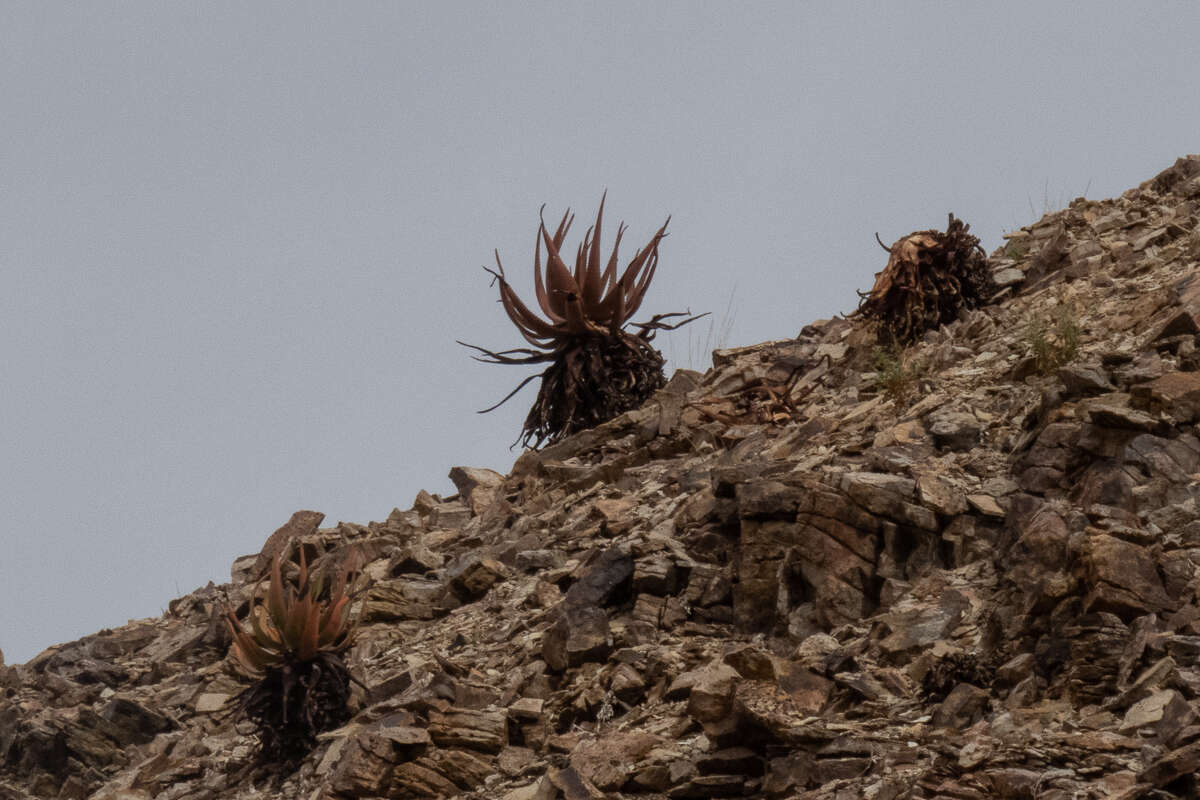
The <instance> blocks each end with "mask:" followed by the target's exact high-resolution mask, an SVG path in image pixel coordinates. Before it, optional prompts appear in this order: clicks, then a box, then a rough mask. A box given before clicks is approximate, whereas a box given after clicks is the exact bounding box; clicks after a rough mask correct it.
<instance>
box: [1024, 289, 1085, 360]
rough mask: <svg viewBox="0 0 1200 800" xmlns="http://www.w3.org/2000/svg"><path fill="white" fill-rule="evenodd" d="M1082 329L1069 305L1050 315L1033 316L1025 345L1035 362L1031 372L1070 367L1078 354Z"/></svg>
mask: <svg viewBox="0 0 1200 800" xmlns="http://www.w3.org/2000/svg"><path fill="white" fill-rule="evenodd" d="M1082 336H1083V328H1081V327H1080V325H1079V319H1078V315H1077V314H1076V313H1075V311H1074V309H1073V308H1071V307H1070V306H1066V305H1060V306H1059V307H1058V308H1056V309H1055V310H1054V312H1053V313H1052V314H1051V315H1050V318H1049V320H1047V319H1046V318H1045V317H1035V318H1034V319H1032V320H1030V322H1029V324H1028V325H1027V326H1026V329H1025V345H1026V347H1027V348H1028V350H1029V355H1030V356H1031V357H1032V358H1033V359H1034V369H1035V370H1036V371H1037V372H1038V374H1040V375H1049V374H1050V373H1051V372H1053V371H1054V370H1056V369H1058V368H1059V367H1061V366H1063V365H1064V364H1069V363H1071V362H1072V361H1074V360H1075V358H1076V357H1077V356H1078V355H1079V343H1080V339H1081V337H1082Z"/></svg>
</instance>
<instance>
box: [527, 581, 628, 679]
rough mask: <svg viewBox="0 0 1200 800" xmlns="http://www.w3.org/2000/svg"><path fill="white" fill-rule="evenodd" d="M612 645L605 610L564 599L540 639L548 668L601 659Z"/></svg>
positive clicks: (557, 668) (561, 669)
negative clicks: (554, 618)
mask: <svg viewBox="0 0 1200 800" xmlns="http://www.w3.org/2000/svg"><path fill="white" fill-rule="evenodd" d="M568 595H569V593H568ZM612 647H613V638H612V633H611V632H610V630H609V624H608V614H607V613H605V611H604V609H603V608H600V607H598V606H592V605H579V606H577V605H572V604H570V603H569V602H564V604H563V606H562V607H561V608H560V610H559V613H558V615H557V618H556V621H555V623H554V625H552V626H551V627H550V629H549V630H547V631H546V635H545V637H544V638H543V639H542V658H543V659H544V660H545V662H546V664H547V666H549V667H550V669H552V670H554V671H555V672H562V671H563V670H565V669H567V668H569V667H577V666H579V665H580V664H584V663H587V662H589V661H603V660H604V659H605V658H607V657H608V654H609V653H611V652H612Z"/></svg>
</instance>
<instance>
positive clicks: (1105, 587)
mask: <svg viewBox="0 0 1200 800" xmlns="http://www.w3.org/2000/svg"><path fill="white" fill-rule="evenodd" d="M1084 565H1085V569H1086V573H1087V580H1088V583H1089V586H1090V591H1089V593H1088V598H1087V605H1088V608H1089V609H1093V610H1100V611H1110V612H1112V613H1114V614H1116V615H1117V616H1121V617H1126V618H1129V619H1132V618H1133V617H1135V616H1140V615H1141V614H1145V613H1148V612H1151V611H1156V612H1162V611H1166V610H1168V609H1170V608H1171V607H1172V605H1173V604H1172V602H1171V598H1170V597H1168V596H1167V592H1166V590H1165V589H1164V588H1163V585H1162V579H1161V578H1160V577H1159V575H1158V567H1157V565H1156V564H1155V562H1154V559H1153V558H1152V557H1151V556H1150V554H1149V553H1147V552H1146V550H1145V549H1144V548H1142V547H1139V546H1138V545H1135V544H1131V543H1129V542H1127V541H1124V540H1123V539H1118V538H1116V537H1115V536H1108V535H1106V534H1095V535H1093V536H1091V537H1090V538H1089V539H1088V548H1087V552H1086V554H1085V556H1084Z"/></svg>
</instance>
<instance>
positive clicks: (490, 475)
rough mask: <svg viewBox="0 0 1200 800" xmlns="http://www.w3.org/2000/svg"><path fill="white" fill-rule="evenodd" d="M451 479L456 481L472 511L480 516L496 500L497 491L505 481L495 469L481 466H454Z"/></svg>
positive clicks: (460, 492) (456, 485)
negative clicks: (481, 467)
mask: <svg viewBox="0 0 1200 800" xmlns="http://www.w3.org/2000/svg"><path fill="white" fill-rule="evenodd" d="M450 480H451V481H453V482H454V486H455V488H457V489H458V493H459V495H460V496H461V497H462V499H463V502H465V503H466V504H467V507H468V508H470V509H471V513H473V514H475V515H476V516H478V515H480V514H482V513H483V512H484V511H486V510H487V508H488V506H490V505H491V504H492V503H493V502H494V501H495V499H496V492H497V490H498V489H499V488H500V484H501V483H503V482H504V476H503V475H501V474H500V473H499V472H496V471H494V470H490V469H480V468H479V467H452V468H451V469H450Z"/></svg>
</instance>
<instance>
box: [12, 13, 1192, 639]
mask: <svg viewBox="0 0 1200 800" xmlns="http://www.w3.org/2000/svg"><path fill="white" fill-rule="evenodd" d="M1197 30H1200V6H1198V5H1197V4H1196V3H1192V2H1188V3H1153V4H1131V3H1124V2H1121V3H1117V2H1110V3H1098V2H1092V3H1071V4H1065V3H1063V4H1047V3H1041V2H1037V3H1034V2H1027V3H1020V2H1015V3H1014V2H1008V3H874V4H854V3H846V2H834V3H800V2H792V3H699V2H680V3H666V2H661V3H627V2H620V3H617V2H605V3H564V2H555V3H536V4H534V3H486V4H485V3H476V4H465V3H447V2H439V3H425V4H417V3H403V4H401V3H363V2H344V3H326V4H315V3H311V4H310V3H295V2H293V3H268V2H256V3H243V2H230V3H220V2H204V3H196V2H119V3H118V2H110V3H89V4H73V3H72V4H67V3H50V2H45V1H44V0H39V1H38V2H11V0H5V2H0V275H2V277H3V284H2V287H3V291H2V293H0V358H2V361H0V363H2V364H3V392H2V394H0V509H2V511H3V514H4V533H3V545H4V546H3V551H2V553H0V603H2V604H3V607H4V608H5V609H6V611H5V613H4V614H3V615H2V616H0V648H2V649H3V651H4V654H5V656H6V658H7V660H8V661H9V662H10V663H12V662H18V661H25V660H27V659H29V658H31V657H32V656H33V655H35V654H36V653H37V652H38V651H39V650H40V649H42V648H43V647H45V646H48V645H50V644H52V643H55V642H61V641H67V640H70V639H73V638H76V637H78V636H80V635H83V634H86V633H90V632H94V631H96V630H98V629H100V628H103V627H106V626H116V625H121V624H124V623H125V621H126V620H127V619H129V618H134V617H143V616H154V615H157V614H159V613H160V612H161V611H162V610H163V609H164V608H165V607H166V604H167V602H168V601H169V600H170V599H171V598H172V597H175V596H177V595H180V594H184V593H186V592H189V591H191V590H192V589H194V588H196V587H197V586H201V585H203V584H204V583H205V582H207V581H208V580H210V579H211V580H214V581H217V582H222V581H225V580H228V574H229V573H228V570H229V564H230V562H231V561H232V560H233V559H234V558H235V557H236V556H238V555H241V554H244V553H251V552H257V551H258V549H259V548H260V547H261V545H262V542H263V539H264V538H265V537H266V536H267V535H268V534H270V533H271V532H272V531H273V530H274V529H275V528H276V527H277V526H279V525H280V524H282V523H283V522H284V521H285V520H286V519H287V518H288V515H289V514H291V512H292V511H294V510H296V509H299V508H313V509H317V510H320V511H323V512H325V513H326V515H327V524H332V523H334V522H336V521H337V520H339V519H342V520H347V521H355V522H366V521H368V520H370V519H382V518H384V517H386V516H387V515H388V513H389V512H390V511H391V509H392V508H393V507H394V506H400V507H402V508H407V507H409V506H410V505H411V502H412V499H413V496H414V495H415V494H416V492H417V491H418V490H419V489H421V488H425V489H428V490H430V491H435V492H442V493H450V492H452V491H453V488H452V486H451V484H450V482H449V481H448V480H447V478H446V473H447V471H448V470H449V468H450V467H451V466H454V465H456V464H464V465H471V466H484V467H491V468H494V469H497V470H499V471H501V472H505V471H507V470H508V468H509V467H510V466H511V464H512V461H513V459H514V458H515V457H516V456H517V455H518V453H517V452H516V451H511V450H509V449H508V446H509V444H510V443H511V442H512V441H513V440H514V438H515V437H516V435H517V432H518V430H519V428H520V424H521V421H522V419H523V418H524V414H525V412H526V410H527V409H528V406H529V404H530V403H531V402H532V399H533V395H534V392H535V391H536V390H535V388H534V387H533V386H530V387H527V388H526V389H525V390H524V391H523V392H522V393H521V394H520V395H518V396H517V397H516V398H514V400H513V401H510V403H509V404H508V405H507V406H505V407H503V408H502V409H500V410H499V411H497V412H495V413H492V414H489V415H486V416H479V415H477V414H476V413H475V411H476V410H477V409H479V408H483V407H486V406H488V405H491V404H492V403H493V402H494V401H496V400H497V399H499V398H500V397H502V396H503V395H504V394H505V393H506V392H507V391H509V389H511V388H512V387H513V386H515V385H516V383H517V382H518V381H520V380H521V378H523V377H524V375H525V374H526V373H525V372H524V371H522V369H520V368H511V367H509V368H506V367H498V366H487V365H483V364H479V363H476V362H474V361H471V360H470V358H469V357H468V356H469V354H468V353H467V352H466V351H465V350H463V348H461V347H459V346H458V345H456V344H455V343H454V340H455V339H456V338H460V339H464V340H466V341H469V342H473V343H477V344H481V345H485V346H489V347H493V348H503V347H511V346H517V345H519V344H521V343H522V342H521V341H520V339H519V337H518V336H517V334H516V331H515V330H514V329H512V328H511V327H510V325H509V323H508V321H507V319H506V318H505V316H504V314H503V312H502V309H501V308H500V306H499V305H498V304H496V303H495V297H496V295H495V289H494V288H490V287H489V285H488V278H487V276H486V275H485V274H484V272H483V271H482V270H481V269H480V267H481V266H482V265H484V264H488V263H490V261H491V253H492V249H493V248H499V250H500V254H501V257H502V258H503V260H504V263H505V266H506V269H507V270H508V271H509V273H510V275H511V277H512V278H513V280H514V282H515V283H516V285H517V287H518V289H519V290H521V291H526V292H527V291H528V290H529V287H530V286H531V285H532V284H531V277H530V271H531V265H532V252H531V251H532V249H533V236H534V232H535V227H536V224H537V210H538V207H539V206H540V205H541V204H542V203H546V204H547V216H548V217H557V215H559V214H561V212H562V210H563V209H564V208H565V207H566V206H567V205H571V206H573V207H574V208H576V209H577V211H578V212H579V216H580V219H579V221H578V222H577V231H575V232H574V233H573V235H572V237H571V238H570V239H569V240H568V241H569V246H573V245H574V243H575V242H576V241H577V238H576V235H582V232H583V229H584V228H586V222H585V221H584V220H585V219H586V218H587V217H590V216H591V215H593V214H594V213H595V207H596V203H597V202H598V200H599V198H600V194H601V192H602V191H603V190H604V189H605V188H607V189H608V204H607V209H608V211H609V214H610V219H611V222H610V224H609V226H607V227H606V230H607V231H608V236H611V234H612V232H613V231H614V230H615V225H613V224H612V223H615V222H616V220H617V219H618V218H620V219H624V220H626V221H627V222H628V223H629V225H630V232H629V234H628V235H627V237H626V239H625V244H626V253H627V254H629V255H631V254H632V250H633V247H634V246H640V245H641V244H642V243H644V241H645V240H646V239H648V238H649V236H650V235H651V233H652V232H653V231H654V229H655V228H656V227H657V226H658V225H660V224H661V223H662V221H663V220H664V219H665V218H666V216H667V215H668V214H671V215H673V216H672V221H671V227H670V235H669V237H668V238H667V239H666V240H665V242H664V243H663V245H662V249H661V256H662V260H661V263H660V266H659V271H658V277H657V279H656V282H655V285H654V286H653V287H652V288H651V290H650V292H649V294H648V296H647V299H646V302H645V305H644V306H643V310H644V312H645V313H646V315H649V314H651V313H654V312H659V311H682V310H686V309H690V310H692V311H693V312H699V311H714V312H716V317H717V320H718V323H717V326H716V327H717V328H720V327H721V319H722V317H723V316H724V312H725V309H726V308H727V306H729V305H730V302H731V295H732V314H731V317H730V324H729V327H730V331H731V332H730V334H729V336H728V338H727V340H726V341H725V342H723V343H725V344H728V345H745V344H751V343H754V342H757V341H762V340H765V339H772V338H783V337H789V336H793V335H795V334H796V333H797V332H798V331H799V329H800V328H801V327H802V326H803V325H804V324H806V323H807V322H810V321H812V320H813V319H816V318H820V317H829V316H832V315H833V314H835V313H838V312H845V311H849V310H851V309H852V308H853V307H854V306H855V303H856V297H855V294H854V290H855V289H856V288H862V289H865V288H868V287H869V286H870V283H871V281H872V277H873V274H874V272H875V271H877V270H878V269H880V268H881V267H882V266H883V261H884V258H883V254H882V253H881V251H880V250H879V247H878V245H877V244H875V240H874V235H873V234H874V232H875V231H879V232H880V235H881V236H882V237H883V239H884V240H885V241H891V240H894V239H895V238H897V237H899V236H901V235H903V234H905V233H907V232H909V231H912V230H915V229H921V228H928V227H941V226H943V225H944V224H945V221H946V214H947V212H950V211H953V212H954V213H955V214H956V215H958V216H960V217H962V218H963V219H965V220H966V221H968V222H969V223H970V224H971V225H972V228H973V230H974V231H975V232H976V233H977V234H978V235H980V236H981V237H982V239H983V243H984V245H985V247H986V248H987V249H988V250H989V251H990V250H992V249H993V248H995V247H996V246H997V245H998V244H1000V242H1001V240H1000V234H1001V233H1002V232H1003V231H1005V230H1010V229H1013V228H1016V227H1019V226H1021V225H1024V224H1027V223H1029V222H1030V221H1032V220H1033V219H1034V218H1035V216H1038V215H1040V213H1041V212H1042V211H1043V210H1045V208H1046V207H1047V206H1048V207H1050V208H1057V207H1060V206H1062V205H1064V204H1065V203H1066V202H1068V201H1069V200H1070V199H1071V198H1073V197H1076V196H1078V195H1081V194H1084V193H1085V191H1086V194H1087V196H1089V197H1093V198H1101V197H1107V196H1112V195H1115V194H1118V193H1119V192H1121V191H1122V190H1124V189H1126V188H1128V187H1129V186H1132V185H1134V184H1136V183H1138V182H1140V181H1142V180H1144V179H1146V178H1148V177H1150V176H1152V175H1153V174H1154V173H1155V172H1157V171H1158V170H1160V169H1162V168H1165V167H1167V166H1169V165H1170V164H1171V163H1172V161H1173V160H1174V159H1175V158H1176V157H1177V156H1179V155H1182V154H1184V153H1186V152H1189V151H1193V152H1194V151H1197V150H1198V149H1200V145H1198V143H1197V132H1200V104H1197V102H1196V91H1197V90H1196V87H1197V85H1200V81H1198V80H1197V78H1198V77H1200V75H1198V72H1200V67H1198V65H1200V59H1197V39H1196V31H1197ZM608 241H610V240H608ZM608 241H606V242H605V244H606V245H607V243H608ZM735 286H736V293H735V291H734V287H735ZM706 332H707V327H706V326H705V325H704V324H703V323H700V324H697V325H696V326H694V327H693V328H692V329H691V330H690V331H688V332H686V333H681V334H678V335H676V336H675V337H673V338H663V339H661V340H660V344H661V347H662V349H663V351H664V353H665V354H666V355H668V356H669V357H671V358H672V359H673V363H672V365H671V366H672V367H673V366H687V365H688V363H687V362H688V361H689V360H690V359H689V357H688V355H687V354H688V352H689V349H690V350H692V351H696V350H698V349H700V348H702V347H703V345H704V339H705V338H706ZM689 337H690V338H689ZM710 344H712V343H710ZM692 365H693V366H699V367H701V368H703V367H704V366H706V364H703V363H699V362H696V361H693V363H692Z"/></svg>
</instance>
